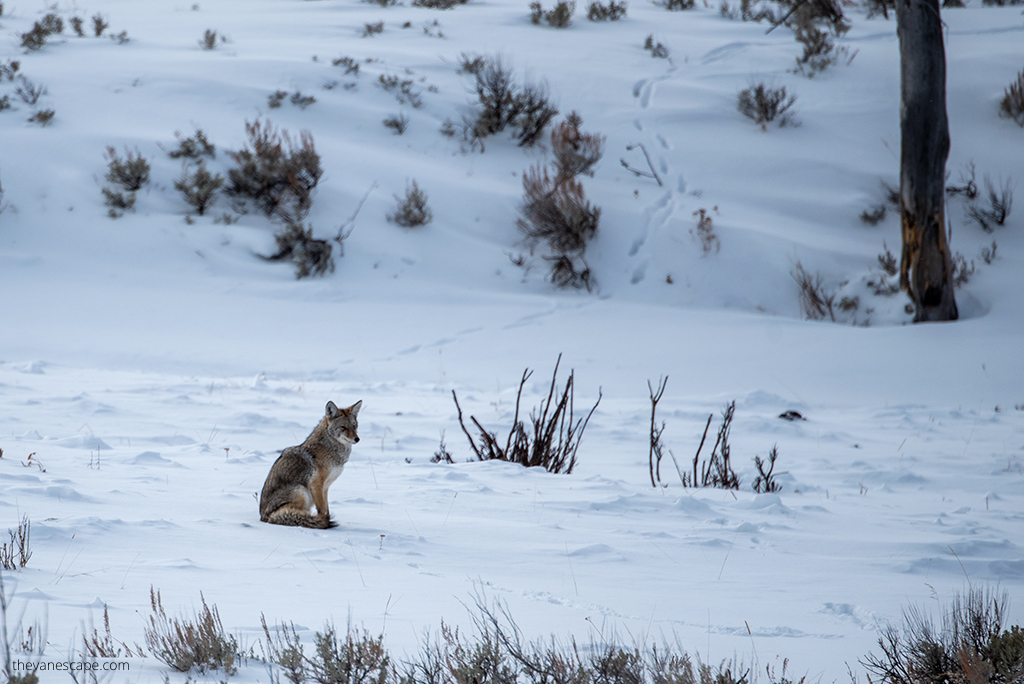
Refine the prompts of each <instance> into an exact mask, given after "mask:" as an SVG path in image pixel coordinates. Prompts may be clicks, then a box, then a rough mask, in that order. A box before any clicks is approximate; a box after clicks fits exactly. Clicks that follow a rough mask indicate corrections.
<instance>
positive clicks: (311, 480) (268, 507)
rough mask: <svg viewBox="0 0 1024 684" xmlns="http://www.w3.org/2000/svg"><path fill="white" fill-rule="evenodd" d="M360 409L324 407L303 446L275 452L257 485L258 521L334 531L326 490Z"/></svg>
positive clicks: (346, 451) (344, 456)
mask: <svg viewBox="0 0 1024 684" xmlns="http://www.w3.org/2000/svg"><path fill="white" fill-rule="evenodd" d="M362 404H363V402H362V401H357V402H356V403H354V404H352V405H351V406H349V407H348V408H344V409H339V408H338V407H337V406H335V405H334V402H333V401H329V402H327V409H326V411H325V413H324V417H323V420H321V421H320V424H319V425H317V426H316V428H315V429H314V430H313V432H312V433H311V434H310V435H309V437H307V438H306V441H305V442H303V443H302V444H300V445H298V446H291V447H288V448H287V449H285V450H284V451H282V452H281V455H280V456H279V457H278V459H277V460H276V461H274V465H273V466H271V468H270V473H269V474H268V475H267V481H266V482H264V483H263V493H262V494H260V520H262V521H263V522H266V523H273V524H275V525H296V526H299V527H312V528H316V529H327V528H328V527H336V526H337V523H335V522H334V521H332V520H331V512H330V510H328V506H327V488H328V487H330V486H331V483H332V482H334V481H335V480H336V479H338V476H339V475H341V470H342V468H344V467H345V464H346V463H348V457H349V455H350V454H351V453H352V445H353V444H355V443H356V442H358V441H359V435H357V434H356V429H357V428H358V427H359V424H358V423H357V421H356V416H358V415H359V409H360V407H362ZM314 506H316V515H313V514H312V510H313V507H314Z"/></svg>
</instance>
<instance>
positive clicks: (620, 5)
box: [587, 0, 628, 21]
mask: <svg viewBox="0 0 1024 684" xmlns="http://www.w3.org/2000/svg"><path fill="white" fill-rule="evenodd" d="M627 7H628V4H627V3H626V2H615V0H609V2H608V4H607V5H603V4H601V3H600V2H592V3H590V4H589V5H587V19H589V20H590V21H618V20H619V19H621V18H623V17H624V16H626V9H627Z"/></svg>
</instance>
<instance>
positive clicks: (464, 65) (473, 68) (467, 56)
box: [458, 52, 487, 76]
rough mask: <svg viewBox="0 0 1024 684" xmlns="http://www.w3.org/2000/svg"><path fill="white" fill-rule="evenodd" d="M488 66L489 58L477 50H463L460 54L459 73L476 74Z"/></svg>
mask: <svg viewBox="0 0 1024 684" xmlns="http://www.w3.org/2000/svg"><path fill="white" fill-rule="evenodd" d="M485 66H487V58H486V57H484V56H483V55H478V54H476V53H475V52H463V53H462V54H460V55H459V68H458V73H460V74H469V75H471V76H476V75H477V74H479V73H480V72H481V71H483V68H484V67H485Z"/></svg>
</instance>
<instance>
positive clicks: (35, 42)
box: [21, 14, 64, 52]
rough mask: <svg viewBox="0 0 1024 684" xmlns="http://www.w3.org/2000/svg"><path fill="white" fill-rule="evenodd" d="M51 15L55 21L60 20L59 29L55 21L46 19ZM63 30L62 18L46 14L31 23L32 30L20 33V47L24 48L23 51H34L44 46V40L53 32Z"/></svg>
mask: <svg viewBox="0 0 1024 684" xmlns="http://www.w3.org/2000/svg"><path fill="white" fill-rule="evenodd" d="M51 17H55V18H56V22H60V31H57V30H55V29H56V22H54V21H47V20H48V19H50V18H51ZM63 30H64V22H63V20H62V19H61V18H60V17H58V16H57V15H54V14H48V15H46V17H45V18H44V19H43V20H42V21H37V22H35V23H34V24H33V25H32V30H30V31H26V32H25V33H22V34H21V47H23V48H25V52H36V51H37V50H42V49H43V48H44V47H46V40H47V39H48V38H49V37H50V36H51V35H53V34H54V33H60V32H62V31H63Z"/></svg>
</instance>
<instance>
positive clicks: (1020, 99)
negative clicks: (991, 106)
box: [999, 70, 1024, 126]
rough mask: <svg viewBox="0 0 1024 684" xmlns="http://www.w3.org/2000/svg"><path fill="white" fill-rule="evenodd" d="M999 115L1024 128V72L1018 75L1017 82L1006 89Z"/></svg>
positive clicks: (1000, 104)
mask: <svg viewBox="0 0 1024 684" xmlns="http://www.w3.org/2000/svg"><path fill="white" fill-rule="evenodd" d="M999 115H1000V116H1004V117H1006V118H1008V119H1012V120H1013V121H1015V122H1017V125H1018V126H1024V70H1021V71H1020V73H1018V74H1017V80H1016V81H1014V82H1013V83H1011V84H1010V85H1008V86H1007V87H1006V94H1004V95H1003V99H1002V101H1001V102H1000V103H999Z"/></svg>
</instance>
